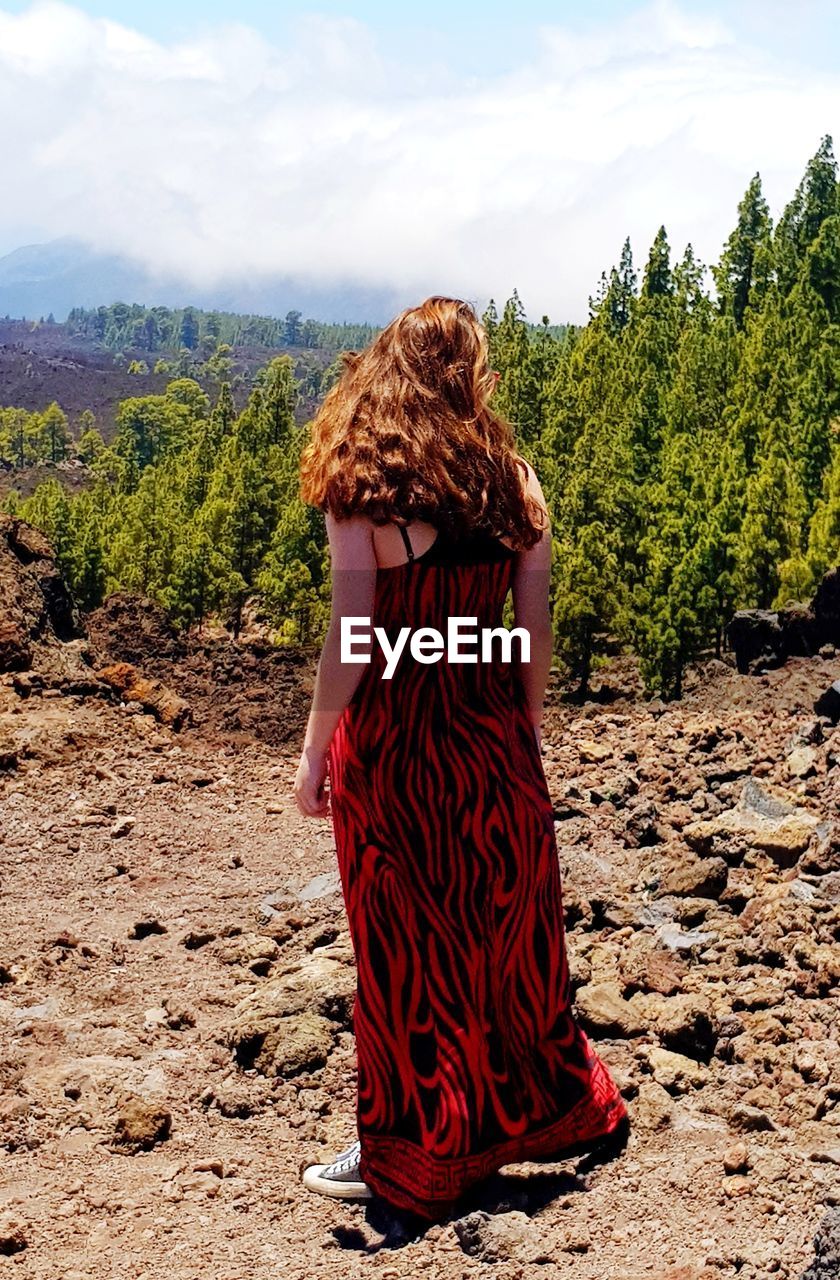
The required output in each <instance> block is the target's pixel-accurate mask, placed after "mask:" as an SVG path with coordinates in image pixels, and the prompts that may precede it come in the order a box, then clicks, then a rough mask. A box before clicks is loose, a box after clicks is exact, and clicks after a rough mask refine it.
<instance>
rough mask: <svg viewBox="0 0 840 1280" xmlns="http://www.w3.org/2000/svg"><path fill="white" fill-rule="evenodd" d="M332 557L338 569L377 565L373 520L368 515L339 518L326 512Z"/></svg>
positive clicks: (365, 567) (334, 565)
mask: <svg viewBox="0 0 840 1280" xmlns="http://www.w3.org/2000/svg"><path fill="white" fill-rule="evenodd" d="M325 520H326V526H327V537H328V539H329V543H330V559H331V561H332V565H333V568H337V569H370V568H375V567H376V557H375V555H374V550H373V530H374V524H373V521H372V520H370V519H368V517H367V516H362V515H354V516H348V517H347V519H346V520H338V519H336V517H335V516H334V515H332V514H331V513H330V512H329V511H328V512H327V513H326V517H325Z"/></svg>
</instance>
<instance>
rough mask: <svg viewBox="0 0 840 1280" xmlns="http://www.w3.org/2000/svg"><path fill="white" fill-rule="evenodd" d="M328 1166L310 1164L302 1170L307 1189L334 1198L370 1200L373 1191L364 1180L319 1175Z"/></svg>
mask: <svg viewBox="0 0 840 1280" xmlns="http://www.w3.org/2000/svg"><path fill="white" fill-rule="evenodd" d="M327 1167H328V1166H327V1165H325V1164H311V1165H310V1166H309V1168H308V1169H304V1171H303V1185H304V1186H305V1187H306V1189H307V1191H318V1192H320V1194H321V1195H322V1196H332V1198H333V1199H334V1200H372V1199H373V1192H372V1191H371V1189H370V1187H369V1186H368V1185H367V1183H366V1182H340V1181H339V1180H338V1178H324V1177H322V1176H321V1175H322V1174H323V1172H324V1170H325V1169H326V1168H327Z"/></svg>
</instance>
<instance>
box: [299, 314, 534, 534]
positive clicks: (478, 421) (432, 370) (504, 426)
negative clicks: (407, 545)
mask: <svg viewBox="0 0 840 1280" xmlns="http://www.w3.org/2000/svg"><path fill="white" fill-rule="evenodd" d="M342 361H343V364H344V369H343V372H342V375H341V377H340V378H339V380H338V381H337V382H336V383H335V385H334V386H333V387H332V388H331V390H330V391H329V392H328V393H327V395H326V397H325V398H324V401H323V403H322V405H321V407H320V409H319V411H318V413H317V414H316V416H315V419H314V422H313V423H312V435H311V439H310V442H309V443H308V444H307V446H306V448H305V449H304V451H303V454H302V457H301V497H302V498H303V501H304V502H307V503H309V504H311V505H312V506H315V507H320V508H321V509H322V510H326V511H329V512H330V513H331V514H332V515H333V516H335V518H336V519H339V520H341V519H346V518H348V517H349V516H351V515H356V514H363V515H366V516H368V517H369V518H370V519H371V520H373V521H374V522H375V523H376V524H387V523H397V524H405V523H408V522H409V521H411V520H415V519H418V520H426V521H428V522H430V523H431V524H434V525H436V526H437V527H439V528H444V529H447V530H449V531H452V532H456V533H470V532H473V531H476V532H478V531H482V532H486V533H489V534H492V535H494V536H496V537H500V536H508V537H510V538H511V539H512V541H513V543H514V544H515V545H516V546H518V547H530V546H533V544H534V543H535V542H536V541H537V540H538V538H539V536H540V533H541V531H542V528H543V525H544V519H543V513H542V508H541V507H540V506H539V504H537V503H536V502H535V501H534V500H533V498H531V497H530V496H526V493H525V480H526V477H527V468H526V465H525V463H524V462H523V460H522V459H521V458H520V457H519V456H518V454H517V452H516V448H515V444H514V437H513V431H512V429H511V427H510V425H509V424H508V423H507V422H505V421H504V419H502V418H500V417H499V416H498V414H495V413H494V412H493V411H492V409H491V408H490V407H489V397H490V392H491V391H492V389H493V386H494V379H493V375H492V373H491V371H490V369H489V368H488V364H487V336H486V334H485V332H484V329H483V327H482V325H481V323H480V322H479V319H478V316H477V315H476V312H475V310H474V309H473V307H472V306H470V304H469V303H467V302H461V301H459V300H458V299H456V298H445V297H439V296H435V297H431V298H427V299H426V301H425V302H424V303H422V304H421V305H420V306H419V307H410V308H408V309H407V310H405V311H403V312H401V313H400V315H398V316H397V317H396V319H394V320H392V321H391V323H390V324H389V325H388V327H387V328H386V329H383V330H382V332H381V333H380V334H379V335H378V336H377V337H376V338H375V339H374V341H373V342H372V343H371V344H370V346H368V347H367V348H366V349H365V350H364V351H362V352H356V351H349V352H345V353H343V355H342Z"/></svg>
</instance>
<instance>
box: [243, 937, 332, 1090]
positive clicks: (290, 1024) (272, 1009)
mask: <svg viewBox="0 0 840 1280" xmlns="http://www.w3.org/2000/svg"><path fill="white" fill-rule="evenodd" d="M355 993H356V974H355V970H354V969H353V968H352V966H351V965H349V964H347V963H345V962H344V961H343V960H342V959H339V958H338V957H336V956H334V955H330V954H329V953H328V950H327V949H326V948H325V949H324V950H323V951H322V952H320V953H318V952H313V953H312V954H311V955H308V956H306V957H304V959H303V960H301V961H299V962H297V963H295V964H290V965H287V966H285V967H284V968H282V969H280V970H279V972H277V973H275V974H273V975H272V976H271V977H270V978H267V979H266V981H265V982H263V983H261V985H260V986H259V987H257V988H256V990H254V991H252V992H250V993H249V994H248V995H247V996H245V998H244V999H243V1000H241V1001H240V1002H239V1004H238V1005H237V1006H236V1008H235V1009H234V1010H233V1015H232V1020H231V1023H230V1025H229V1027H228V1028H227V1029H226V1031H225V1032H224V1033H223V1038H224V1040H225V1042H226V1043H227V1044H228V1045H229V1046H230V1047H231V1048H232V1049H233V1053H234V1057H235V1059H236V1061H237V1062H238V1063H239V1065H240V1066H242V1067H256V1069H257V1070H258V1071H260V1072H262V1074H263V1075H267V1076H294V1075H297V1074H299V1073H300V1072H301V1071H313V1070H316V1069H317V1068H319V1067H322V1066H323V1065H324V1063H325V1062H326V1060H327V1057H328V1055H329V1052H330V1049H331V1048H332V1045H333V1042H334V1040H335V1037H336V1035H337V1033H338V1032H339V1031H341V1030H346V1029H348V1028H349V1026H350V1024H351V1019H352V1012H353V1002H354V999H355Z"/></svg>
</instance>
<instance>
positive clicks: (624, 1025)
mask: <svg viewBox="0 0 840 1280" xmlns="http://www.w3.org/2000/svg"><path fill="white" fill-rule="evenodd" d="M575 1007H576V1011H577V1014H578V1017H579V1019H580V1022H581V1025H582V1026H583V1027H584V1029H585V1030H586V1031H589V1032H590V1033H591V1034H592V1035H593V1036H619V1037H624V1038H628V1037H630V1036H639V1035H643V1034H644V1032H645V1031H646V1030H647V1027H646V1025H645V1023H644V1021H643V1019H642V1018H641V1017H640V1015H639V1013H638V1011H637V1010H636V1009H635V1008H634V1007H633V1005H632V1004H631V1003H630V1001H629V1000H624V999H623V998H622V995H621V987H620V986H619V984H618V983H617V982H598V983H595V984H593V985H590V986H585V987H581V988H580V990H579V991H578V992H577V994H576V996H575Z"/></svg>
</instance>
